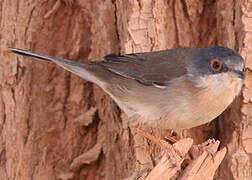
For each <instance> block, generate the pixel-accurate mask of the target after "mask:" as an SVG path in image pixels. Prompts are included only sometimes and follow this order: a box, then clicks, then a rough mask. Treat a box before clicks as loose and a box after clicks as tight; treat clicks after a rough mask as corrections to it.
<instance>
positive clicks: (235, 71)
mask: <svg viewBox="0 0 252 180" xmlns="http://www.w3.org/2000/svg"><path fill="white" fill-rule="evenodd" d="M232 72H233V74H234V75H235V76H237V77H238V78H240V79H242V80H244V79H245V73H244V72H242V71H238V70H233V71H232Z"/></svg>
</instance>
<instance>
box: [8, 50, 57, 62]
mask: <svg viewBox="0 0 252 180" xmlns="http://www.w3.org/2000/svg"><path fill="white" fill-rule="evenodd" d="M8 49H9V50H11V51H12V52H14V53H16V54H20V55H23V56H30V57H35V58H37V59H40V60H44V61H53V60H54V59H55V57H52V56H46V55H42V54H39V53H35V52H31V51H27V50H22V49H17V48H11V47H9V48H8Z"/></svg>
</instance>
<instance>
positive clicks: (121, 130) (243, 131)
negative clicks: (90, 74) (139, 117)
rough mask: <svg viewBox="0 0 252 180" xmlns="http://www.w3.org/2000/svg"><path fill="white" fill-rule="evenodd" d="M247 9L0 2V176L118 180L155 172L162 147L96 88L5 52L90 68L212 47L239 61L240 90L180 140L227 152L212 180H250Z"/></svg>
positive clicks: (204, 1)
mask: <svg viewBox="0 0 252 180" xmlns="http://www.w3.org/2000/svg"><path fill="white" fill-rule="evenodd" d="M251 7H252V5H251V2H250V1H247V0H242V1H235V0H232V1H229V0H223V1H214V0H186V1H185V0H181V1H177V0H169V1H167V0H148V1H146V0H129V1H124V0H115V1H111V0H86V1H82V0H47V1H45V0H38V1H31V0H11V1H10V0H2V1H0V12H1V13H0V22H1V23H0V26H1V28H0V42H1V43H0V59H1V61H0V87H1V88H0V89H1V91H0V179H3V180H5V179H11V180H12V179H87V180H89V179H90V180H91V179H92V180H93V179H122V178H126V177H128V176H130V175H131V174H133V173H134V172H136V171H138V170H141V169H144V168H152V159H153V157H154V156H155V155H156V154H158V152H159V150H160V147H159V146H156V145H153V144H149V143H148V141H147V140H146V139H144V138H143V137H141V136H139V135H136V134H134V133H132V132H131V130H130V129H129V128H128V126H127V123H126V121H125V118H126V117H125V115H124V113H122V112H121V111H120V110H119V109H118V107H117V106H116V104H115V103H114V102H113V101H112V100H111V99H110V98H109V96H108V95H106V94H105V93H104V92H103V91H102V90H101V89H100V88H99V87H97V86H95V85H93V84H91V83H89V82H86V81H84V80H82V79H81V78H79V77H77V76H75V75H73V74H71V73H69V72H67V71H65V70H63V69H61V68H60V67H58V66H56V65H54V64H50V63H43V62H35V61H32V60H30V59H29V58H24V57H20V56H15V55H13V54H9V53H4V50H6V47H8V46H12V47H18V48H23V49H30V50H33V51H37V52H41V53H45V54H49V55H53V56H59V57H63V58H69V59H73V60H77V61H92V60H101V59H102V57H103V56H104V55H107V54H110V53H116V54H117V53H122V54H124V53H132V52H144V51H154V50H161V49H168V48H174V47H181V46H190V47H205V46H212V45H223V46H227V47H231V48H234V49H235V50H237V51H239V52H240V53H241V54H242V56H243V57H244V58H245V60H246V61H247V68H248V71H247V79H246V82H245V86H244V90H243V93H242V95H241V96H240V97H239V98H237V100H236V101H235V102H234V103H233V104H232V105H231V106H230V108H228V110H227V111H226V112H224V113H223V115H221V117H219V118H218V119H217V120H215V121H213V122H212V123H210V124H209V125H204V126H202V127H198V128H193V129H192V130H189V131H185V132H184V133H183V135H184V136H189V137H192V138H193V139H194V142H195V143H196V144H198V143H201V142H204V141H205V140H206V139H208V138H210V137H215V138H217V139H219V140H220V142H221V146H226V147H227V148H228V152H227V156H226V158H225V160H224V162H223V163H222V165H221V167H220V168H219V171H218V173H217V175H216V179H249V178H251V177H252V170H251V169H252V168H251V167H252V165H251V155H250V154H251V152H252V145H251V144H252V143H251V137H250V136H251V133H250V131H251V127H250V126H251V125H250V124H251V123H250V120H251V117H252V115H251V98H252V94H251V86H252V84H251V82H252V78H251V76H252V75H251V72H250V69H251V67H252V64H251V61H250V59H251V57H252V55H251V54H252V53H251V52H252V44H251V42H252V40H251V37H252V36H251V32H252V26H251V24H252V22H251V21H252V20H251ZM143 129H145V130H148V131H149V132H152V134H154V135H155V136H157V137H164V136H166V135H167V133H168V132H169V131H168V130H167V131H160V130H157V129H151V128H148V127H143Z"/></svg>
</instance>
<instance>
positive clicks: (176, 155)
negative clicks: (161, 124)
mask: <svg viewBox="0 0 252 180" xmlns="http://www.w3.org/2000/svg"><path fill="white" fill-rule="evenodd" d="M134 129H135V130H136V132H137V133H138V134H140V135H141V136H143V137H145V138H147V139H149V140H150V141H152V142H154V143H155V144H158V145H160V146H161V147H163V148H164V149H165V152H166V153H167V154H168V156H169V157H170V160H171V163H172V165H174V166H176V167H177V168H178V169H180V168H181V164H182V162H183V160H184V158H183V157H182V155H181V154H180V152H179V151H177V150H176V148H175V147H174V146H173V145H171V144H169V143H168V142H166V141H164V140H162V139H159V138H156V137H155V136H153V135H151V134H149V133H147V132H145V131H143V130H141V129H139V128H134Z"/></svg>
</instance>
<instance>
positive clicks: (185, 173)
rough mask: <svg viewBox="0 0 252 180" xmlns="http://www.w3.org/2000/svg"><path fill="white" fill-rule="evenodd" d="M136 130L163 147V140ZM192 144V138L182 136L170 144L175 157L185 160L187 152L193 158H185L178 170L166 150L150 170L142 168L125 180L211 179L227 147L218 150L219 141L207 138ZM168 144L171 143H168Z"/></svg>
mask: <svg viewBox="0 0 252 180" xmlns="http://www.w3.org/2000/svg"><path fill="white" fill-rule="evenodd" d="M137 132H138V133H139V134H141V135H143V136H144V137H146V138H148V139H149V140H151V141H153V142H154V143H157V144H159V145H162V147H164V144H163V143H164V141H162V140H158V139H157V138H155V137H154V136H152V135H149V134H148V135H146V134H145V133H144V132H143V131H141V130H140V131H138V130H137ZM160 142H162V143H160ZM165 143H167V142H165ZM167 144H168V143H167ZM192 144H193V140H192V139H190V138H184V139H181V140H179V141H178V142H176V143H175V144H174V145H172V147H173V148H174V149H175V152H176V153H177V155H178V156H176V157H180V158H182V161H185V158H184V157H186V155H187V154H188V155H190V156H187V157H193V159H186V160H188V161H189V163H188V164H187V165H186V167H184V168H183V170H180V168H178V167H177V165H176V164H174V163H173V162H172V160H171V158H170V154H169V153H167V152H166V153H165V154H164V155H163V157H162V158H161V160H160V161H159V163H158V164H157V165H156V166H155V167H154V168H153V169H152V170H148V173H146V172H147V171H143V170H142V171H139V172H136V173H134V174H133V175H132V176H131V177H128V178H127V180H136V179H145V180H169V179H174V178H176V179H177V180H202V179H204V180H212V179H213V176H214V174H215V171H216V170H217V168H218V167H219V165H220V163H221V161H222V160H223V158H224V156H225V154H226V152H227V149H226V148H223V149H221V150H219V151H218V147H219V144H220V142H219V141H215V140H208V141H206V142H204V143H202V144H200V145H194V146H193V145H192ZM169 146H171V145H170V144H169ZM179 160H180V159H178V161H179ZM182 161H181V163H182ZM181 163H180V165H181Z"/></svg>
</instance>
